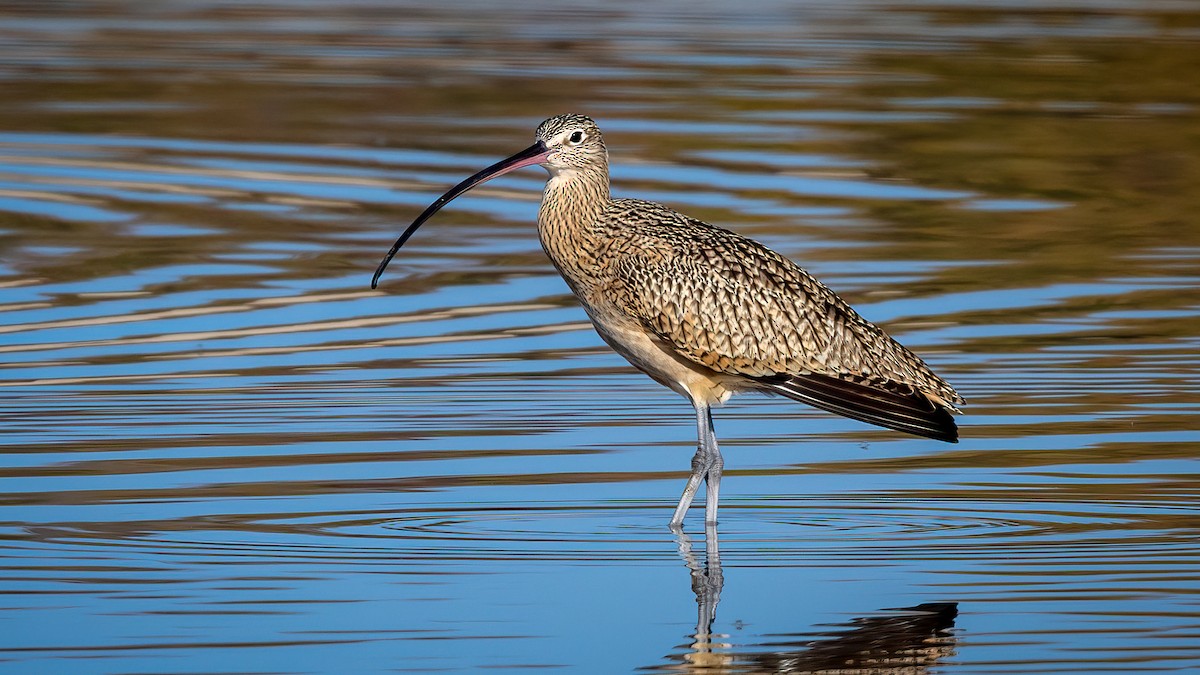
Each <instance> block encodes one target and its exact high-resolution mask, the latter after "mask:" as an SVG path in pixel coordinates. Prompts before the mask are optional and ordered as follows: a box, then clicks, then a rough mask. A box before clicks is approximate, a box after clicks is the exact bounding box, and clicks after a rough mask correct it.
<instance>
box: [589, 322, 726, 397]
mask: <svg viewBox="0 0 1200 675" xmlns="http://www.w3.org/2000/svg"><path fill="white" fill-rule="evenodd" d="M585 309H587V312H588V316H589V317H590V318H591V320H592V325H594V326H595V328H596V332H597V333H599V334H600V337H601V338H603V339H604V341H605V342H607V343H608V345H609V346H610V347H612V348H613V350H614V351H616V352H617V353H618V354H620V355H621V356H623V357H625V360H627V361H629V362H630V363H631V364H633V365H634V367H636V368H637V369H638V370H640V371H642V372H643V373H646V374H647V375H649V376H650V377H651V378H653V379H654V380H655V381H656V382H658V383H659V384H661V385H663V386H665V387H668V388H670V389H671V390H673V391H676V392H678V393H679V394H681V395H683V396H685V397H687V398H689V399H691V400H693V401H703V402H705V403H707V404H709V405H719V404H721V403H724V402H725V401H726V400H727V399H728V398H729V397H730V396H732V395H733V394H734V392H736V391H737V390H738V389H741V388H742V387H739V386H738V383H739V380H738V378H736V377H734V376H730V375H725V374H722V373H718V372H716V371H713V370H710V369H708V368H706V367H704V366H702V365H700V364H698V363H695V362H693V361H689V360H688V359H686V358H685V357H683V356H680V355H678V354H676V353H674V351H673V350H672V348H671V347H670V346H669V345H666V344H664V343H663V342H662V341H661V340H658V339H657V338H655V337H653V336H652V335H650V334H649V333H647V332H646V331H645V330H644V329H643V328H642V327H641V326H640V325H638V324H637V323H636V322H634V321H631V320H630V319H628V318H626V317H624V316H620V315H618V316H614V315H612V314H608V313H601V312H598V311H595V310H594V309H592V308H585Z"/></svg>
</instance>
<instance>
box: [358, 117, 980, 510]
mask: <svg viewBox="0 0 1200 675" xmlns="http://www.w3.org/2000/svg"><path fill="white" fill-rule="evenodd" d="M536 138H537V142H536V143H534V144H533V145H531V146H530V147H528V148H526V149H524V150H522V151H521V152H518V153H517V154H515V155H513V156H512V157H509V158H508V159H505V160H503V161H500V162H497V163H496V164H493V165H492V166H489V167H488V168H486V169H484V170H483V171H480V172H479V173H477V174H475V175H474V176H471V177H470V178H468V179H466V180H464V181H463V182H461V183H459V184H458V185H455V186H454V187H453V188H451V189H450V190H449V191H448V192H446V194H444V195H442V196H441V197H439V198H438V199H437V201H435V202H434V203H433V204H430V205H429V207H428V208H427V209H425V211H424V212H423V213H421V215H420V216H418V217H417V219H416V220H414V221H413V222H412V224H411V225H409V226H408V229H406V230H405V231H404V233H403V234H401V235H400V238H399V239H397V240H396V243H395V244H394V245H393V246H392V250H391V251H389V252H388V254H387V255H386V256H384V258H383V261H382V262H381V263H379V268H378V269H376V270H375V276H374V277H373V278H372V279H371V288H375V286H376V285H377V284H378V283H379V277H380V275H381V274H383V270H384V269H385V268H386V267H387V265H388V263H389V262H391V260H392V257H393V256H395V255H396V252H397V251H399V250H400V247H401V246H403V245H404V242H406V241H408V239H409V237H411V236H412V234H413V233H414V232H416V231H417V228H418V227H420V226H421V224H422V223H424V222H425V221H426V220H428V219H429V218H430V217H431V216H432V215H433V214H434V213H437V211H438V210H439V209H441V208H442V207H443V206H445V205H446V204H447V203H449V202H450V200H452V199H454V198H455V197H457V196H459V195H461V194H462V193H464V192H466V191H467V190H470V189H471V188H473V187H475V186H476V185H479V184H480V183H483V182H484V181H486V180H489V179H491V178H495V177H496V176H501V175H504V174H506V173H508V172H510V171H514V170H516V169H520V168H521V167H525V166H532V165H534V164H540V165H541V166H542V167H544V168H545V169H546V171H548V172H549V173H550V178H549V180H548V181H547V182H546V190H545V193H544V194H543V196H542V205H541V208H540V209H539V210H538V237H539V238H540V239H541V242H542V248H544V249H545V251H546V254H547V255H549V256H550V260H551V261H552V262H553V263H554V266H555V267H557V268H558V271H559V273H560V274H562V277H563V279H565V280H566V282H567V285H568V286H570V287H571V291H572V292H574V293H575V296H576V297H577V298H579V301H580V303H582V304H583V308H584V310H585V311H586V312H587V314H588V316H589V317H590V318H591V320H592V323H593V324H594V325H595V327H596V332H597V333H599V334H600V337H602V338H604V341H605V342H607V343H608V344H609V346H611V347H612V348H613V349H614V350H616V351H617V353H618V354H620V355H621V356H624V357H625V358H626V359H628V360H629V362H630V363H632V364H633V365H634V366H636V367H637V368H638V369H639V370H641V371H642V372H644V373H646V374H647V375H649V376H650V377H652V378H654V380H656V381H657V382H659V383H660V384H662V385H664V386H666V387H669V388H670V389H673V390H674V391H676V392H679V393H680V394H682V395H683V396H686V397H687V398H688V400H689V401H691V402H692V406H693V407H694V408H695V409H696V427H697V429H698V433H699V437H700V441H699V444H698V447H697V449H696V455H695V456H694V457H693V458H692V475H691V477H690V478H689V479H688V482H687V486H686V487H685V488H684V490H683V496H682V497H680V499H679V505H678V506H676V507H675V513H674V515H673V516H672V517H671V527H672V528H673V529H677V528H678V527H679V526H680V524H681V523H682V522H683V516H684V514H685V513H686V512H687V509H688V507H690V506H691V504H692V498H693V497H694V496H695V494H696V490H697V489H698V488H699V487H700V481H701V480H704V481H705V482H706V484H707V498H706V501H705V510H704V518H705V521H706V522H709V523H715V522H716V520H717V502H718V494H719V490H720V486H721V471H722V468H723V467H724V463H725V462H724V460H723V459H722V458H721V451H720V450H719V449H718V447H717V437H716V434H715V433H714V432H713V426H712V414H711V408H712V406H714V405H719V404H721V403H724V402H725V401H726V400H727V399H728V398H729V397H730V396H732V395H733V394H735V393H738V392H742V391H759V392H766V393H770V394H782V395H783V396H787V397H789V398H793V399H795V400H797V401H800V402H802V403H807V404H809V405H812V406H816V407H818V408H822V409H824V410H828V411H830V412H835V413H837V414H839V415H845V416H846V417H851V418H854V419H857V420H861V421H863V422H869V423H871V424H877V425H879V426H883V427H888V428H889V429H895V430H898V431H904V432H907V433H910V434H916V435H918V436H926V437H929V438H935V439H938V440H942V441H950V442H956V441H957V440H958V428H957V426H955V424H954V418H953V416H952V415H951V413H952V412H958V410H957V409H956V408H955V407H954V404H956V403H962V402H963V400H962V398H961V397H960V396H959V395H958V393H957V392H955V391H954V388H953V387H951V386H950V385H949V384H948V383H947V382H946V381H945V380H943V379H942V378H940V377H938V376H937V375H936V374H935V373H934V372H933V371H932V370H930V369H929V367H928V366H927V365H925V362H924V361H922V360H921V359H920V358H919V357H917V356H916V355H915V354H913V353H912V352H910V351H909V350H908V349H906V348H905V347H904V346H903V345H901V344H900V343H898V342H896V341H895V340H893V339H892V338H891V337H889V336H888V335H887V333H884V332H883V331H882V330H881V329H880V328H878V327H877V326H875V325H874V324H872V323H871V322H869V321H867V320H866V319H863V318H862V317H861V316H859V315H858V313H857V312H855V311H854V310H853V309H851V308H850V306H849V305H847V304H846V303H845V302H844V301H843V300H842V299H841V298H839V297H838V296H837V295H836V294H835V293H834V292H833V291H831V290H829V289H828V288H826V287H825V285H824V284H822V283H821V282H819V281H817V280H816V279H815V278H814V277H813V276H812V275H811V274H809V273H808V272H806V271H804V270H803V269H801V268H800V267H798V266H797V265H796V264H795V263H793V262H792V261H790V260H788V259H787V258H784V257H783V256H781V255H779V254H778V253H776V252H774V251H772V250H771V249H769V248H767V247H765V246H763V245H762V244H759V243H758V242H755V241H753V240H751V239H748V238H746V237H743V236H742V235H740V234H737V233H735V232H730V231H729V230H724V229H721V228H719V227H714V226H712V225H709V224H707V223H703V222H700V221H699V220H695V219H694V218H689V217H687V216H685V215H682V214H679V213H676V212H675V211H672V210H671V209H669V208H667V207H665V206H662V205H661V204H655V203H654V202H646V201H641V200H637V199H613V198H612V197H611V196H610V194H609V182H608V150H607V149H605V147H604V141H603V139H602V138H601V136H600V129H599V128H598V127H597V126H596V123H595V122H593V121H592V120H591V119H590V118H588V117H584V116H583V115H574V114H568V115H559V116H557V117H551V118H550V119H548V120H546V121H545V122H542V124H541V125H540V126H539V127H538V129H537V133H536Z"/></svg>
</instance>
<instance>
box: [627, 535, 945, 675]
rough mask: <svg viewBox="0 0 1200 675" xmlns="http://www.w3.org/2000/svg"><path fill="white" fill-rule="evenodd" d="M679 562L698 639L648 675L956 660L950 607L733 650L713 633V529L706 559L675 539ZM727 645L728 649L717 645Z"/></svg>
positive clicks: (824, 670) (885, 674)
mask: <svg viewBox="0 0 1200 675" xmlns="http://www.w3.org/2000/svg"><path fill="white" fill-rule="evenodd" d="M676 537H677V543H678V545H679V554H680V556H682V557H683V561H684V564H686V565H687V567H688V570H689V571H690V572H691V578H692V590H693V591H694V592H695V593H696V610H697V621H696V632H695V634H694V635H693V638H694V641H693V642H692V643H691V645H689V647H688V651H686V652H684V653H680V654H673V655H671V656H670V657H668V658H669V660H670V663H666V664H662V665H659V666H653V667H650V668H646V669H644V670H646V671H659V672H680V673H795V674H797V675H799V674H804V673H808V674H810V675H834V674H836V675H924V674H925V673H928V672H929V669H930V668H931V667H933V666H935V665H937V664H938V663H939V662H940V661H942V660H943V659H945V658H947V657H949V656H952V655H953V654H954V653H955V643H956V639H955V636H954V633H953V632H952V631H951V629H952V628H953V627H954V620H955V618H956V617H957V616H958V605H957V603H953V602H929V603H923V604H920V605H917V606H915V607H902V608H896V609H889V610H884V611H885V612H886V613H881V614H880V615H878V616H868V617H859V618H856V619H853V620H852V621H850V622H848V623H846V624H841V625H836V626H831V627H829V628H828V629H827V630H824V631H820V632H816V633H813V632H809V633H804V634H795V635H786V634H776V635H773V636H771V637H772V639H771V641H769V642H763V643H760V644H753V645H736V646H735V645H734V644H732V643H731V642H729V641H728V636H727V635H716V634H713V632H712V626H713V622H714V621H715V619H716V616H717V603H719V602H720V600H721V590H722V588H723V587H724V583H725V577H724V575H723V573H722V571H721V554H720V550H719V544H718V541H717V530H716V527H714V526H711V525H709V526H707V527H706V528H705V559H704V561H703V562H701V561H700V559H699V558H698V556H697V555H696V554H695V552H694V551H693V549H692V540H691V539H690V538H689V537H688V536H687V534H684V533H683V532H679V533H677V535H676ZM718 640H724V641H718Z"/></svg>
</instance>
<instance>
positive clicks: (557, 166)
mask: <svg viewBox="0 0 1200 675" xmlns="http://www.w3.org/2000/svg"><path fill="white" fill-rule="evenodd" d="M535 138H537V141H538V143H541V144H542V145H544V146H545V147H546V149H547V150H548V151H549V153H548V154H547V155H546V159H545V161H543V162H541V165H542V166H543V167H545V168H546V170H547V171H549V172H550V173H551V175H556V174H558V173H559V172H563V171H578V170H582V169H587V168H590V167H594V166H596V165H597V164H601V165H607V164H608V150H606V149H605V147H604V138H603V136H601V135H600V127H597V126H596V123H595V122H593V121H592V118H590V117H586V116H584V115H576V114H574V113H567V114H565V115H556V116H554V117H551V118H550V119H548V120H546V121H545V122H542V123H541V124H540V125H539V126H538V129H537V133H536V134H535Z"/></svg>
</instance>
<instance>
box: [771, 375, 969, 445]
mask: <svg viewBox="0 0 1200 675" xmlns="http://www.w3.org/2000/svg"><path fill="white" fill-rule="evenodd" d="M759 382H760V383H761V384H762V386H763V388H764V389H766V390H767V391H769V392H772V393H776V394H782V395H784V396H787V397H788V398H791V399H794V400H796V401H800V402H801V403H807V404H809V405H811V406H813V407H816V408H821V409H822V410H828V411H829V412H832V413H836V414H838V415H842V416H845V417H849V418H851V419H856V420H859V421H861V422H866V423H868V424H875V425H878V426H881V427H886V428H888V429H894V430H896V431H903V432H904V433H908V434H913V435H914V436H923V437H925V438H932V439H934V440H937V441H944V442H946V443H957V442H958V425H957V424H956V423H955V421H954V415H953V414H951V412H950V411H949V410H948V409H946V408H944V407H942V406H940V405H937V404H935V403H933V402H932V401H930V400H929V399H927V398H925V397H924V396H921V395H919V394H916V393H915V392H914V393H912V394H901V393H898V392H894V391H889V390H886V389H878V388H875V387H871V386H868V385H865V384H859V383H856V382H850V381H846V380H841V379H838V378H835V377H830V376H828V375H818V374H816V373H810V374H807V375H776V376H772V377H764V378H759Z"/></svg>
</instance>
